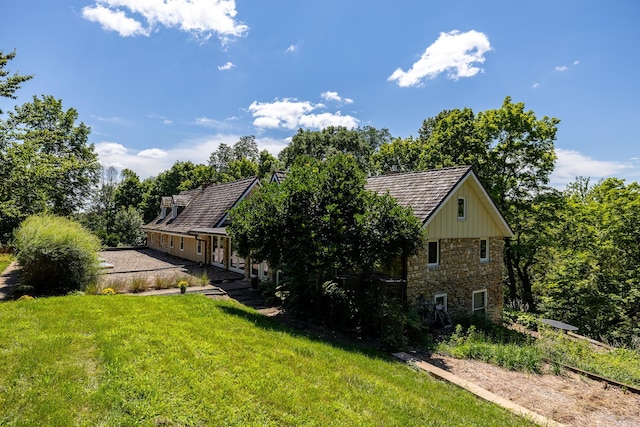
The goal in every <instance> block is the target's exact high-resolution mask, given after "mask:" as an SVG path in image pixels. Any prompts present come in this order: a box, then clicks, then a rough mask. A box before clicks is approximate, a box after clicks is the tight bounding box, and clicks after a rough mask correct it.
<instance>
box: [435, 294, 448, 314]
mask: <svg viewBox="0 0 640 427" xmlns="http://www.w3.org/2000/svg"><path fill="white" fill-rule="evenodd" d="M438 298H442V299H443V300H444V304H442V308H443V309H444V311H447V294H435V295H434V296H433V305H434V306H435V305H436V304H437V303H438Z"/></svg>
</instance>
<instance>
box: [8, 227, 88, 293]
mask: <svg viewBox="0 0 640 427" xmlns="http://www.w3.org/2000/svg"><path fill="white" fill-rule="evenodd" d="M15 246H16V250H17V255H16V257H17V259H18V262H19V264H20V265H21V267H22V282H23V284H25V285H29V286H33V288H34V289H35V291H36V292H37V293H40V294H64V293H68V292H71V291H75V290H82V289H84V287H85V286H87V285H88V284H90V283H94V282H96V281H97V278H98V274H99V268H98V257H97V252H98V251H99V250H100V241H99V240H98V238H97V237H96V236H94V235H93V234H91V233H90V232H89V231H87V230H86V229H85V228H83V227H82V226H81V225H80V224H78V223H77V222H74V221H71V220H69V219H65V218H61V217H56V216H53V215H34V216H30V217H28V218H27V219H25V220H24V221H23V222H22V224H21V225H20V228H19V229H18V230H16V232H15Z"/></svg>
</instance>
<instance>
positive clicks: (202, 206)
mask: <svg viewBox="0 0 640 427" xmlns="http://www.w3.org/2000/svg"><path fill="white" fill-rule="evenodd" d="M258 182H259V181H258V178H256V177H252V178H245V179H241V180H238V181H233V182H225V183H221V184H213V185H209V186H202V187H200V188H196V189H194V190H187V191H182V192H180V194H178V195H177V196H173V201H174V203H175V205H176V206H178V207H179V208H180V207H182V206H184V207H183V208H182V209H179V210H178V215H177V216H176V218H172V216H171V214H169V215H167V216H166V217H165V218H162V216H160V215H159V216H158V217H156V219H154V220H153V221H151V222H150V223H149V224H146V225H145V226H143V227H142V228H143V229H144V230H147V231H163V232H167V233H178V234H188V233H190V232H193V231H194V230H196V229H212V228H218V227H221V226H222V225H223V223H224V222H225V219H226V217H227V213H228V212H229V210H230V209H231V208H232V207H234V206H235V205H236V204H237V203H238V202H240V201H241V200H242V199H243V198H244V197H245V196H246V195H247V194H248V193H249V191H250V190H251V189H252V188H253V187H254V186H255V185H256V184H258ZM163 203H164V198H163Z"/></svg>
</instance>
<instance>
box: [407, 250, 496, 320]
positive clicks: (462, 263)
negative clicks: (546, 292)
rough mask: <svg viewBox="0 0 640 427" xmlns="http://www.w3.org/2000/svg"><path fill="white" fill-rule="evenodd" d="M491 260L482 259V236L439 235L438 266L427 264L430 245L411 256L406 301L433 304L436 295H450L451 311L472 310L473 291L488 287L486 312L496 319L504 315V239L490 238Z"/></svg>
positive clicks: (448, 307)
mask: <svg viewBox="0 0 640 427" xmlns="http://www.w3.org/2000/svg"><path fill="white" fill-rule="evenodd" d="M488 240H489V242H488V243H489V261H480V239H440V240H439V242H440V259H439V264H438V265H437V266H428V262H427V260H428V254H427V247H428V245H427V244H425V248H424V249H423V250H422V251H421V252H420V253H419V254H418V255H416V256H414V257H411V258H409V260H408V265H407V270H408V271H407V301H408V302H409V303H410V304H415V305H416V306H417V305H419V304H420V303H426V305H427V306H432V305H433V302H434V298H435V295H437V294H446V295H447V310H448V312H449V313H450V314H451V315H455V314H460V313H465V312H471V310H472V294H473V291H479V290H483V289H486V290H487V312H488V313H489V315H490V317H491V318H492V319H494V320H498V319H499V318H500V316H501V312H502V305H503V295H502V269H503V249H504V240H503V239H502V238H490V239H488Z"/></svg>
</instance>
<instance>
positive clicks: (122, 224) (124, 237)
mask: <svg viewBox="0 0 640 427" xmlns="http://www.w3.org/2000/svg"><path fill="white" fill-rule="evenodd" d="M143 225H144V222H143V221H142V216H141V215H140V213H139V212H138V211H137V210H136V208H134V207H133V206H128V207H126V208H124V207H122V208H120V209H119V210H118V212H117V213H116V215H115V218H114V224H113V232H114V234H115V235H116V236H117V239H118V243H119V244H123V245H129V246H137V245H141V244H142V243H143V242H144V237H145V233H144V231H142V228H141V227H142V226H143Z"/></svg>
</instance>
